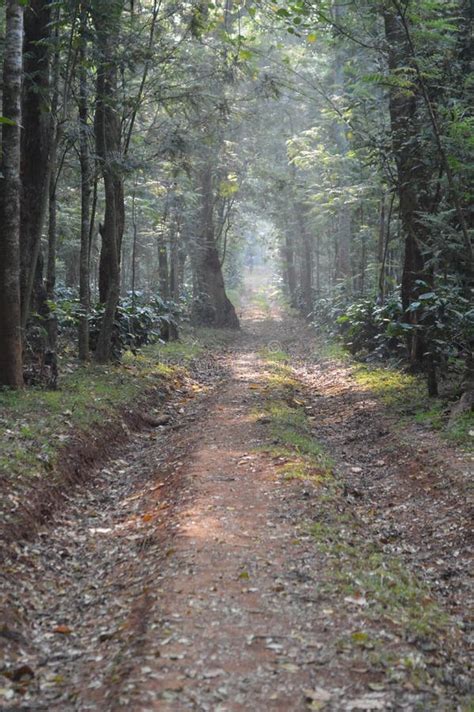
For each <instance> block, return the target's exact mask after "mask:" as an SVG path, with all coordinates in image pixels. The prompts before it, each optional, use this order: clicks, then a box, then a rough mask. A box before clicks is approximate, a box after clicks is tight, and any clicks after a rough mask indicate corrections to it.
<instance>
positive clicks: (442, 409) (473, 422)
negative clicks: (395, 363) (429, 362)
mask: <svg viewBox="0 0 474 712" xmlns="http://www.w3.org/2000/svg"><path fill="white" fill-rule="evenodd" d="M316 352H317V356H318V357H322V358H324V359H333V360H337V361H340V362H343V363H346V364H349V365H351V368H352V375H353V376H354V379H355V381H356V383H357V385H358V386H359V387H360V388H362V389H364V390H366V391H368V392H370V393H373V394H374V396H375V397H376V398H377V399H379V400H380V401H381V402H382V403H384V405H386V406H387V408H388V409H389V410H391V411H392V412H394V413H396V414H397V415H399V416H400V417H401V419H402V420H407V421H411V422H416V423H419V424H420V425H424V426H425V427H427V428H430V429H432V430H436V431H438V432H439V433H440V434H441V435H442V436H443V437H444V438H445V439H446V440H448V441H449V442H451V443H453V444H454V445H457V446H460V447H461V448H463V449H465V450H468V451H473V450H474V436H473V433H474V412H471V413H466V414H464V415H462V416H460V417H458V418H457V419H456V420H455V421H454V422H452V423H448V419H449V412H450V408H451V406H452V403H451V402H450V401H449V400H448V399H447V398H445V397H440V398H430V397H429V395H428V389H427V386H426V381H425V379H424V378H422V377H421V376H417V375H413V374H409V373H406V372H405V371H401V370H400V369H397V368H395V367H392V366H387V365H377V364H371V365H367V364H361V363H357V362H356V361H354V360H353V359H352V357H351V356H350V355H349V354H348V352H347V351H345V350H344V348H343V347H342V345H341V344H339V343H337V342H324V343H322V344H320V343H318V344H317V348H316Z"/></svg>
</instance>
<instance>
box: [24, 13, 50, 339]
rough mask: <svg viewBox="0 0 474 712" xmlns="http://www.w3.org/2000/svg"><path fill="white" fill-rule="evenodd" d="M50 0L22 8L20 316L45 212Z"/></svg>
mask: <svg viewBox="0 0 474 712" xmlns="http://www.w3.org/2000/svg"><path fill="white" fill-rule="evenodd" d="M50 7H51V3H50V2H49V1H48V0H31V2H30V3H29V4H28V6H27V8H26V10H25V38H24V46H23V55H24V73H23V77H24V84H23V97H22V133H21V182H22V196H21V223H20V260H21V318H22V326H23V328H24V327H25V326H26V322H27V319H28V316H29V313H30V308H31V298H32V293H33V284H34V280H35V275H37V271H36V263H37V260H38V255H39V252H40V249H41V233H42V230H43V225H44V218H45V214H46V205H47V200H48V193H49V176H50V161H49V153H50V145H51V120H50V107H49V99H50V97H49V91H50V79H49V59H50V48H49V43H48V39H49V38H50V34H51V15H50Z"/></svg>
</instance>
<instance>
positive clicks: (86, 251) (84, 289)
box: [78, 7, 92, 361]
mask: <svg viewBox="0 0 474 712" xmlns="http://www.w3.org/2000/svg"><path fill="white" fill-rule="evenodd" d="M86 32H87V14H86V10H85V8H84V7H83V8H82V10H81V39H80V43H81V44H80V51H79V63H80V64H79V106H78V113H79V161H80V166H81V251H80V257H79V301H80V304H81V316H80V318H79V327H78V349H79V359H80V360H81V361H87V359H88V358H89V312H90V219H91V192H92V191H91V180H92V173H91V165H90V151H89V137H88V125H87V114H88V88H87V67H86V60H87V45H86V43H87V39H86Z"/></svg>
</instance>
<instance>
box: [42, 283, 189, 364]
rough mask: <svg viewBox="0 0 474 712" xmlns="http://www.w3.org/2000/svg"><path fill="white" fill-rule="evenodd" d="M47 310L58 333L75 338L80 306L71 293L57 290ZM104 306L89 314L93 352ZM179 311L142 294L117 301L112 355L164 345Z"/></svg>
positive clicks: (160, 299)
mask: <svg viewBox="0 0 474 712" xmlns="http://www.w3.org/2000/svg"><path fill="white" fill-rule="evenodd" d="M50 309H51V311H52V313H53V315H54V316H55V317H56V319H57V322H58V329H59V333H60V334H62V335H64V336H66V337H68V338H74V336H75V332H76V329H77V326H78V323H79V319H80V317H81V315H82V311H81V305H80V302H79V299H78V298H77V296H76V293H75V291H74V290H70V289H64V288H63V289H60V290H58V294H57V298H56V300H55V301H54V302H50ZM103 311H104V305H102V304H95V305H93V306H92V308H91V310H90V313H89V317H88V318H89V329H90V345H91V348H92V350H94V348H95V343H96V341H97V337H98V334H99V329H100V321H101V318H102V314H103ZM179 315H180V307H179V305H177V304H175V303H174V302H172V301H169V300H168V301H166V300H163V299H162V298H161V297H160V296H159V295H155V296H154V297H146V296H145V295H144V294H142V293H141V292H137V293H135V294H134V295H133V294H128V295H127V296H126V297H124V298H122V299H121V300H120V303H119V306H118V308H117V313H116V319H115V330H114V337H113V355H114V358H115V359H116V360H119V359H120V357H121V355H122V353H123V352H124V351H127V350H130V351H132V352H133V353H135V352H136V351H137V350H138V349H140V348H142V347H143V346H145V345H146V344H152V343H154V342H156V341H160V340H162V341H167V340H168V339H169V338H170V335H173V333H176V332H177V322H178V317H179Z"/></svg>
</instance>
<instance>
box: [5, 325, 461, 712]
mask: <svg viewBox="0 0 474 712" xmlns="http://www.w3.org/2000/svg"><path fill="white" fill-rule="evenodd" d="M299 331H301V325H299V324H295V323H292V322H290V323H283V322H279V321H276V320H274V319H268V318H266V317H265V315H264V314H260V315H259V314H254V315H253V319H252V321H250V322H247V323H245V328H244V333H243V335H242V336H241V337H239V339H238V340H237V341H236V344H235V346H234V348H233V349H232V352H231V354H230V355H228V356H227V358H226V374H227V375H226V376H225V378H223V380H222V381H221V383H220V384H219V386H218V388H216V389H215V390H214V392H213V393H211V394H207V395H206V394H204V395H202V396H200V397H198V398H195V399H193V400H188V399H187V398H186V397H184V398H183V402H182V403H181V404H180V403H177V404H175V412H176V413H178V414H179V419H178V420H177V422H176V425H175V429H174V430H172V429H170V428H161V429H159V431H158V432H157V430H150V431H149V432H148V431H147V432H144V433H141V434H140V435H137V436H135V437H134V438H133V440H132V442H130V443H129V444H127V446H126V447H124V448H123V450H122V451H121V452H120V454H119V456H117V457H116V459H115V460H114V461H112V462H110V463H109V465H108V467H106V468H105V469H104V470H103V471H102V472H101V474H100V476H99V477H98V478H97V479H96V480H95V481H94V484H93V486H91V487H90V488H89V489H88V490H87V491H83V492H82V493H81V494H80V495H79V496H77V497H76V498H75V499H74V501H72V502H71V503H70V504H69V506H68V507H67V508H66V509H65V511H64V512H63V514H62V516H61V517H60V518H58V520H57V521H56V523H55V526H54V529H49V530H45V531H44V532H43V534H42V536H41V537H39V538H38V539H37V540H36V541H35V542H34V543H33V544H28V545H25V546H22V547H18V551H17V556H16V557H15V558H14V559H12V561H11V565H10V568H9V569H7V571H6V573H7V581H8V590H9V592H10V593H9V600H10V603H11V611H12V616H13V615H15V616H16V619H14V618H12V620H11V621H10V624H9V627H8V628H4V630H3V639H4V641H5V643H6V646H7V652H6V656H7V657H6V666H7V672H8V673H9V678H7V681H6V683H5V686H4V687H2V683H0V688H1V692H0V700H2V696H3V700H4V705H3V707H1V709H4V710H9V711H10V712H13V710H31V712H33V710H34V711H35V712H36V711H37V710H38V711H39V710H62V711H64V712H66V711H69V710H71V711H72V710H96V711H101V712H102V711H103V712H105V711H109V710H110V711H112V712H114V711H115V710H117V711H118V710H134V711H135V710H136V711H137V712H145V710H150V711H153V710H173V711H176V712H180V711H181V710H183V711H184V710H213V711H214V710H215V711H216V712H217V711H219V712H226V711H227V712H231V711H232V712H233V711H234V710H236V711H237V710H246V711H247V710H248V711H254V710H255V711H256V712H264V711H265V710H281V711H287V710H288V711H289V710H295V711H299V710H308V709H313V710H317V709H325V710H369V709H374V710H378V709H388V710H399V709H400V710H402V709H403V710H407V709H408V710H453V711H454V710H462V709H466V710H467V709H468V707H467V702H466V699H467V698H466V687H467V682H468V673H467V670H466V669H465V664H466V660H467V657H466V644H465V637H464V633H465V624H464V623H463V622H460V621H459V620H456V619H454V618H453V619H451V618H450V619H449V620H448V619H447V622H446V624H445V625H444V623H443V625H444V627H443V628H442V630H440V631H438V630H436V631H435V633H436V635H434V634H433V636H434V637H431V635H430V631H429V630H423V632H420V634H419V635H417V634H412V633H410V631H411V629H410V626H409V625H408V623H407V624H405V618H404V617H403V615H401V613H400V611H399V605H400V601H401V605H402V606H403V605H405V604H406V606H407V607H410V606H414V605H415V602H414V601H412V598H416V599H417V600H416V604H417V605H418V604H419V601H418V599H419V598H420V597H421V598H423V596H424V595H425V594H424V593H420V590H421V589H420V590H418V589H416V588H413V590H412V589H410V588H409V587H410V586H412V583H411V581H410V583H406V582H405V578H403V575H402V574H400V580H401V579H403V581H404V586H405V588H406V589H407V591H408V592H407V591H405V588H404V589H403V592H401V593H397V595H399V599H397V600H395V601H392V600H391V599H389V598H388V597H387V595H386V590H385V589H387V590H393V589H394V586H395V587H396V586H398V583H397V582H396V583H395V584H393V585H392V580H393V579H394V578H395V579H396V577H397V574H396V573H394V571H395V572H396V571H398V570H399V569H394V568H393V566H394V565H393V563H392V558H393V557H394V556H395V555H398V554H399V553H400V552H396V551H392V550H390V551H388V550H387V552H386V557H387V561H385V559H384V558H383V556H384V553H383V546H382V548H381V549H380V552H381V553H379V550H378V549H377V552H376V555H377V557H379V558H378V559H377V567H378V568H377V572H379V569H380V567H382V568H383V570H384V571H385V572H386V574H384V575H383V576H382V584H381V588H382V594H383V595H382V594H381V593H380V592H379V591H378V589H377V590H375V589H374V591H373V592H372V589H371V588H370V585H369V584H364V582H363V580H362V576H363V569H364V568H365V567H364V557H365V556H367V557H368V559H369V558H370V557H372V556H375V554H373V551H372V549H370V551H369V550H368V549H366V548H364V547H366V546H367V541H364V539H367V540H370V542H371V546H374V547H375V546H377V547H378V546H380V533H379V532H378V530H377V527H376V526H374V525H373V522H372V521H371V522H370V526H367V528H366V529H363V528H361V522H363V516H364V512H363V511H362V510H361V507H362V504H361V503H360V502H358V501H356V502H355V504H354V506H352V503H351V501H350V497H351V496H352V497H353V499H355V500H357V498H358V495H357V494H354V493H353V494H352V495H351V494H350V492H349V501H348V498H347V496H345V495H346V494H347V492H345V491H344V490H343V488H342V487H341V486H340V485H338V486H336V487H335V488H334V486H332V489H331V488H329V489H328V490H327V491H326V489H324V487H321V486H320V485H318V484H317V483H316V481H313V480H311V479H310V478H308V479H305V478H303V479H291V480H289V479H288V478H287V477H285V476H284V474H283V473H282V469H281V460H283V459H284V458H281V457H278V456H277V455H276V454H275V452H272V450H271V445H272V435H271V432H270V431H269V429H268V426H267V424H266V419H265V418H261V417H259V416H258V412H259V410H260V409H261V407H262V399H264V398H265V395H264V393H265V387H266V386H265V384H266V383H267V382H268V376H269V365H268V363H267V362H266V360H265V357H264V356H263V355H262V349H265V348H268V347H269V348H270V349H272V348H274V347H275V343H276V342H278V344H282V345H283V347H286V346H287V345H291V344H293V345H295V340H296V341H297V340H298V338H299V337H298V332H299ZM295 356H298V354H295ZM299 358H300V361H299V363H300V367H301V354H299ZM312 368H313V370H314V366H312ZM310 373H313V371H311V370H310ZM295 374H296V375H298V368H296V370H295ZM303 375H304V374H300V376H301V377H300V380H299V383H300V385H299V386H298V397H299V399H300V401H298V402H301V403H302V404H304V407H305V408H306V410H307V411H308V412H309V411H311V412H314V408H317V405H315V403H314V398H313V396H314V389H313V386H312V385H311V383H310V382H307V383H305V379H304V378H303ZM306 375H307V374H306ZM313 375H314V374H313ZM346 375H347V374H346ZM341 378H342V376H341ZM321 384H322V381H320V382H319V386H318V388H321ZM313 385H314V384H313ZM326 395H328V394H326ZM301 407H303V405H302V406H301ZM311 409H313V410H311ZM323 410H324V409H322V410H321V412H323ZM369 410H370V409H369ZM180 411H182V412H180ZM324 412H325V413H326V415H325V417H326V421H324V418H323V417H322V416H321V418H320V419H318V418H316V420H315V421H314V427H315V430H316V431H317V430H318V427H319V429H320V431H321V433H320V434H321V436H324V437H325V439H326V441H327V444H328V447H331V437H330V432H329V431H330V427H329V423H328V419H329V414H328V411H327V409H326V411H324ZM333 414H334V413H333ZM325 422H326V431H325V432H322V430H324V423H325ZM384 427H385V426H384ZM351 437H355V438H356V440H357V433H354V432H352V433H351ZM347 442H349V441H347ZM347 442H346V443H345V444H344V447H342V450H343V452H342V454H341V453H339V460H340V461H341V462H342V463H343V464H342V466H341V471H342V470H344V467H346V469H348V470H349V473H350V472H352V470H351V467H350V465H352V464H353V462H355V460H352V462H351V458H352V457H355V454H356V453H357V454H358V456H359V459H358V460H357V463H358V464H359V460H360V451H359V450H358V449H357V448H358V447H360V443H359V442H358V441H357V443H356V445H354V449H353V450H351V451H349V450H348V447H349V446H348V445H347ZM340 446H341V443H340V442H339V443H337V442H336V443H335V447H334V448H333V450H334V453H333V455H334V456H335V459H336V461H337V459H338V452H337V450H338V448H339V447H340ZM386 456H387V455H386V454H385V455H384V457H386ZM356 469H357V468H356ZM378 471H380V468H379V470H378ZM354 487H355V486H354ZM359 487H360V485H359ZM451 489H452V490H453V488H451ZM330 491H336V495H335V496H331V497H330V496H329V492H330ZM370 492H371V493H372V494H371V497H372V498H373V495H374V489H371V490H370ZM453 501H454V500H453ZM456 501H457V500H456ZM450 504H452V503H451V502H450ZM453 506H454V505H453ZM371 507H372V509H373V503H370V502H369V506H368V510H370V509H371ZM346 508H348V510H357V511H356V514H357V518H356V519H354V521H352V519H351V517H352V516H353V515H352V511H349V514H348V513H347V511H346ZM358 508H359V509H358ZM447 512H448V510H447V505H446V507H444V508H443V516H444V517H447V516H448V514H447ZM378 514H380V512H379V513H378ZM341 516H342V517H344V518H343V519H342V520H341V519H338V517H341ZM332 521H334V523H335V529H334V532H336V533H335V534H334V533H332V534H331V533H329V534H328V533H327V532H329V523H330V522H332ZM390 521H391V520H390ZM321 522H324V526H325V527H326V529H325V532H326V534H325V537H323V538H322V539H321V537H320V538H319V540H318V539H317V537H315V532H314V531H313V529H314V526H315V523H316V525H317V527H318V529H317V531H318V532H319V533H321V531H322V529H321ZM341 522H342V524H341ZM390 526H391V525H390ZM312 527H313V529H312ZM458 529H459V526H458ZM463 531H464V529H463ZM358 537H359V538H358ZM361 537H362V538H361ZM348 539H349V540H350V541H348ZM359 541H360V546H359ZM372 541H373V544H372ZM410 541H411V540H410ZM413 542H414V543H413V546H415V547H418V551H419V550H420V548H421V549H422V550H423V552H424V553H426V551H427V550H429V547H428V549H426V548H424V547H423V543H422V542H421V541H420V539H419V537H418V538H416V537H414V538H413ZM382 544H383V542H382ZM462 544H463V541H462V537H461V535H460V539H459V546H461V545H462ZM351 548H352V549H356V550H358V551H360V556H361V557H362V563H361V561H359V559H354V558H351V556H353V555H352V554H351V553H347V551H349V550H350V549H351ZM346 549H347V551H346ZM367 552H369V553H367ZM458 556H459V555H458ZM380 557H382V558H380ZM374 561H375V559H374ZM401 561H402V564H401V565H402V566H403V565H404V564H403V561H404V560H403V559H402V560H401ZM348 562H349V563H350V564H351V567H352V568H351V572H350V575H349V574H347V576H346V574H345V568H347V565H348ZM387 562H388V563H387ZM367 565H368V566H369V564H367ZM370 565H373V566H375V563H374V564H372V563H371V564H370ZM397 565H398V564H397ZM434 565H435V564H434ZM357 567H358V568H357ZM435 567H436V565H435ZM369 568H370V567H369ZM361 572H362V573H361ZM369 573H370V571H369ZM377 575H378V574H377ZM384 576H385V579H384ZM351 577H352V578H353V581H352V579H351ZM349 579H351V581H349ZM413 586H414V584H413ZM408 589H409V590H408ZM397 592H398V588H397ZM460 592H461V593H460V595H461V594H462V593H463V592H464V588H462V587H461V588H460ZM394 595H395V594H394ZM430 595H431V594H430ZM384 596H385V598H384ZM410 596H411V598H410ZM426 596H427V597H428V594H426ZM442 598H443V597H442V595H440V601H441V604H442V605H444V602H443V600H441V599H442ZM380 600H382V604H380ZM432 603H433V605H434V603H436V605H438V603H437V602H436V601H432V599H431V598H430V600H429V603H428V602H423V603H422V604H421V609H420V608H419V607H418V608H416V609H414V610H415V612H416V615H418V616H419V617H420V618H422V617H423V616H424V615H425V614H424V613H423V611H425V610H426V611H428V612H429V614H430V615H431V607H432ZM451 603H452V602H451ZM423 607H424V608H423ZM445 607H446V606H445ZM454 608H456V607H455V606H454ZM420 611H422V612H421V613H420ZM435 615H436V611H435ZM443 615H444V614H443ZM397 616H398V618H397ZM413 616H415V613H414V614H413ZM413 616H412V617H413ZM426 616H428V613H426ZM431 620H432V619H431V618H429V620H428V618H427V621H428V623H427V625H431V622H430V621H431ZM409 623H410V625H411V623H413V621H412V620H411V619H410V621H409ZM25 631H27V633H25ZM410 636H411V637H410Z"/></svg>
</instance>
